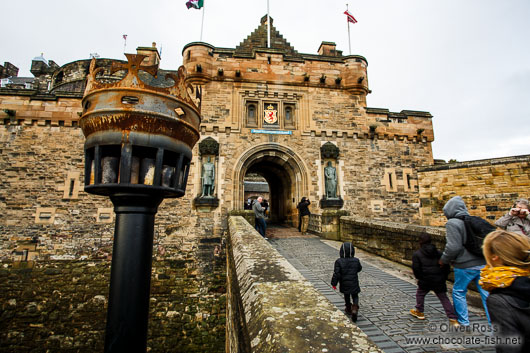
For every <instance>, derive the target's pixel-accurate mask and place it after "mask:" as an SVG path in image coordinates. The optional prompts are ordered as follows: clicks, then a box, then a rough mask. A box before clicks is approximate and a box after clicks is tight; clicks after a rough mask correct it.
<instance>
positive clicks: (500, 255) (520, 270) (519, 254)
mask: <svg viewBox="0 0 530 353" xmlns="http://www.w3.org/2000/svg"><path fill="white" fill-rule="evenodd" d="M482 248H483V251H484V257H485V258H486V262H487V264H488V265H487V266H486V267H485V268H484V269H483V270H482V271H481V273H480V285H481V286H482V287H483V288H484V289H485V290H487V291H488V292H490V295H489V296H488V299H487V305H488V310H489V313H490V317H491V323H492V325H493V329H494V333H495V335H496V337H495V339H496V340H495V343H496V345H495V348H496V350H497V352H498V353H507V352H510V353H512V352H521V353H522V352H530V278H529V277H528V276H529V275H530V239H529V238H528V237H527V236H526V235H522V234H518V233H513V232H507V231H505V230H496V231H494V232H491V233H489V234H488V235H487V236H486V238H484V244H483V247H482Z"/></svg>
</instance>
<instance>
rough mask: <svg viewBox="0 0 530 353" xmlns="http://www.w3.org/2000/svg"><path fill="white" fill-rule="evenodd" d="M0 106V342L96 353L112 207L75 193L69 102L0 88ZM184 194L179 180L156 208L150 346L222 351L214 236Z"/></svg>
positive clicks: (219, 262)
mask: <svg viewBox="0 0 530 353" xmlns="http://www.w3.org/2000/svg"><path fill="white" fill-rule="evenodd" d="M0 107H1V108H2V109H1V110H0V211H1V212H2V215H3V217H2V219H1V221H0V244H1V246H0V261H1V265H2V269H1V271H2V272H1V274H0V281H1V282H2V283H1V285H2V288H3V291H2V294H1V297H0V306H1V307H2V310H3V311H2V314H1V315H2V319H1V320H0V321H1V322H2V323H1V325H2V327H1V328H0V331H1V332H2V335H3V336H2V338H1V341H2V349H4V348H5V349H8V350H12V351H14V350H16V351H19V350H20V351H30V350H31V349H36V350H35V351H39V349H42V350H41V351H46V349H50V350H54V351H55V350H61V351H79V350H81V351H100V350H101V347H100V346H101V345H102V337H103V330H104V327H102V323H103V322H105V312H106V308H105V307H104V305H105V304H104V303H105V302H106V300H107V297H108V275H109V273H110V270H109V264H110V262H109V259H110V254H111V253H112V242H113V234H114V213H113V208H112V204H111V202H110V201H109V200H108V198H105V197H99V196H93V195H89V194H86V193H85V192H84V191H83V181H84V156H83V144H84V136H83V134H82V132H81V129H80V128H78V127H77V119H78V117H79V116H78V114H77V113H78V112H80V111H81V106H80V99H79V98H77V99H74V98H60V97H55V98H54V99H50V100H43V99H35V98H34V97H33V98H31V99H30V97H29V96H11V95H0ZM4 109H9V110H12V111H14V112H15V115H14V117H13V116H10V115H9V114H7V113H6V112H5V111H4ZM192 199H193V195H192V194H191V187H190V189H188V190H187V195H186V196H185V197H184V198H181V199H171V200H165V201H164V202H163V203H162V204H161V205H160V207H159V212H158V214H157V216H156V221H155V237H154V238H155V239H154V249H153V256H154V266H153V283H152V290H151V294H152V301H151V314H150V317H151V318H153V317H156V318H155V319H154V320H151V321H152V323H150V325H151V327H152V328H150V332H149V337H150V342H149V343H148V344H149V345H150V347H152V348H153V351H159V352H166V351H178V350H175V349H180V348H182V350H180V351H182V352H193V351H196V352H201V351H223V349H224V331H225V326H224V325H225V323H224V320H225V319H224V306H225V304H224V301H225V299H224V297H225V294H224V292H225V287H226V285H225V283H226V276H225V261H226V260H225V258H224V255H223V254H224V249H223V240H222V235H223V233H222V230H220V227H215V223H214V222H215V220H214V219H213V218H212V217H211V216H210V214H209V213H195V212H194V210H193V208H192ZM58 260H62V261H58ZM83 260H84V261H83ZM17 266H26V267H28V269H17V268H16V267H17ZM76 283H78V284H76ZM54 290H58V291H59V292H60V295H58V296H56V295H54V294H53V293H54ZM71 308H73V309H71ZM72 310H73V313H72ZM48 321H50V322H48ZM28 325H29V326H28ZM23 328H25V329H23ZM81 331H83V333H80V332H81ZM78 336H79V337H78ZM4 342H5V343H4ZM177 342H178V344H177ZM6 347H11V348H6ZM25 347H29V348H31V349H25ZM93 347H96V349H93ZM175 347H178V348H175ZM219 347H221V348H219Z"/></svg>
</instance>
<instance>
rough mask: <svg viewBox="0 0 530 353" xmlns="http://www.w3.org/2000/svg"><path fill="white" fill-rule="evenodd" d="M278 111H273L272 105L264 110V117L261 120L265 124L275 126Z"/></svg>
mask: <svg viewBox="0 0 530 353" xmlns="http://www.w3.org/2000/svg"><path fill="white" fill-rule="evenodd" d="M277 113H278V111H277V110H275V109H274V106H273V105H269V106H268V107H267V109H265V116H264V117H263V120H265V122H266V123H267V124H276V123H277V122H278V114H277Z"/></svg>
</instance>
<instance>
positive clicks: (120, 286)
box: [80, 54, 200, 352]
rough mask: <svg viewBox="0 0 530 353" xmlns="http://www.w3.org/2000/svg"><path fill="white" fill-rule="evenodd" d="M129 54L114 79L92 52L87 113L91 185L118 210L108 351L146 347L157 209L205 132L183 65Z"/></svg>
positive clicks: (177, 186) (180, 190) (83, 122)
mask: <svg viewBox="0 0 530 353" xmlns="http://www.w3.org/2000/svg"><path fill="white" fill-rule="evenodd" d="M125 55H126V56H127V59H128V63H127V64H125V65H122V64H115V65H113V67H112V68H111V74H112V73H115V72H117V71H120V70H127V74H126V75H125V77H124V78H123V79H121V80H120V81H118V82H113V83H108V82H107V83H105V82H100V81H99V80H98V73H101V72H102V70H103V68H96V60H95V59H93V60H92V62H91V64H90V74H89V75H88V78H87V87H86V90H85V95H84V97H83V101H82V104H83V115H82V117H81V119H80V126H81V128H82V130H83V133H84V135H85V137H86V142H85V191H86V192H88V193H92V194H96V195H104V196H109V197H110V199H111V201H112V203H113V204H114V211H115V212H116V225H115V230H114V246H113V255H112V265H111V277H110V293H109V306H108V312H107V327H106V334H105V352H145V351H146V349H147V321H148V320H147V319H148V313H149V292H150V284H151V263H152V249H153V232H154V221H155V214H156V212H157V209H158V206H159V205H160V203H161V202H162V200H163V199H164V198H174V197H181V196H183V195H184V192H185V190H186V183H187V178H188V172H189V166H190V162H191V157H192V148H193V146H194V145H195V143H196V142H197V140H198V139H199V124H200V113H199V109H198V108H197V106H196V105H195V103H194V102H193V100H192V99H191V98H190V96H189V94H188V90H189V89H191V90H193V89H192V87H191V86H188V85H187V84H186V83H185V75H186V73H185V69H184V67H181V68H180V69H179V70H178V74H177V75H174V74H169V75H166V77H164V78H161V77H157V76H156V74H157V71H158V67H157V66H156V65H155V66H143V65H142V61H143V60H144V58H145V56H144V55H133V54H125ZM142 79H143V80H142ZM144 81H149V82H151V83H152V84H148V83H145V82H144Z"/></svg>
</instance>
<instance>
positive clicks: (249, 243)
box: [226, 216, 381, 353]
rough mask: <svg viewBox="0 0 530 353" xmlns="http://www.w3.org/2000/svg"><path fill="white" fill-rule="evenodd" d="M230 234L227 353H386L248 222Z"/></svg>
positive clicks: (232, 224) (237, 221)
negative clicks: (382, 352)
mask: <svg viewBox="0 0 530 353" xmlns="http://www.w3.org/2000/svg"><path fill="white" fill-rule="evenodd" d="M228 232H229V234H228V248H227V251H228V269H227V272H228V298H227V310H228V312H227V343H226V344H227V349H226V351H227V352H238V353H240V352H241V353H243V352H244V353H247V352H381V351H380V350H379V348H377V346H376V345H375V344H374V343H373V342H372V341H371V340H370V339H369V338H368V337H367V336H366V334H364V333H363V332H362V331H361V330H360V329H359V328H357V326H355V325H354V324H353V323H352V322H351V321H350V319H349V318H348V317H347V316H345V315H344V314H343V313H342V312H341V311H339V310H338V309H337V308H336V307H335V306H334V305H333V304H332V303H331V302H329V301H328V300H327V299H326V298H325V297H324V296H323V295H322V294H320V293H319V292H318V291H317V290H316V289H315V288H314V287H313V285H311V283H309V281H307V280H306V279H305V278H304V277H303V276H302V275H301V274H300V273H299V272H298V271H297V270H296V269H295V268H294V267H293V266H292V265H291V264H289V262H287V260H286V259H285V258H284V257H282V256H281V255H280V254H279V253H278V252H277V251H276V250H275V249H273V248H272V246H271V245H270V244H269V243H268V242H267V241H266V240H265V239H263V238H262V237H261V236H260V235H259V234H258V233H257V232H256V231H255V230H254V229H253V228H252V226H251V225H250V224H249V223H248V222H247V221H246V220H245V219H244V218H243V217H241V216H232V217H230V218H229V222H228Z"/></svg>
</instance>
